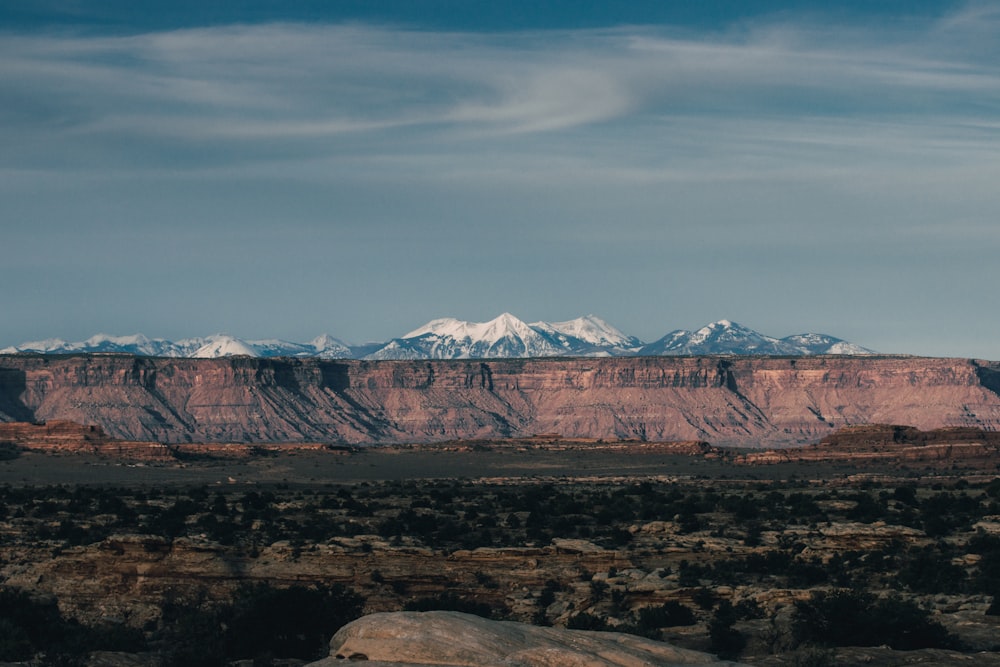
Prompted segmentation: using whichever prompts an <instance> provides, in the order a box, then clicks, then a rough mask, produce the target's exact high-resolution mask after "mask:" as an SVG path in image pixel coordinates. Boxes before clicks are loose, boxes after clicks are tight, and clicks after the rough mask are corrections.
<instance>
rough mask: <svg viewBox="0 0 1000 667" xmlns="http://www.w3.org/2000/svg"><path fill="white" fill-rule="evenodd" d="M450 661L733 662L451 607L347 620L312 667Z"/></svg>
mask: <svg viewBox="0 0 1000 667" xmlns="http://www.w3.org/2000/svg"><path fill="white" fill-rule="evenodd" d="M345 660H347V661H351V660H367V661H368V662H366V664H368V665H372V666H373V667H376V666H377V665H392V666H393V667H405V666H420V667H431V666H439V665H440V666H443V665H450V666H453V667H613V666H614V667H651V666H653V665H656V666H658V667H670V666H671V665H732V664H735V663H731V662H724V661H720V660H717V659H716V658H715V657H714V656H711V655H708V654H706V653H701V652H698V651H689V650H686V649H680V648H675V647H673V646H670V645H669V644H664V643H662V642H656V641H652V640H649V639H643V638H641V637H635V636H632V635H626V634H621V633H617V632H589V631H584V630H563V629H559V628H543V627H537V626H533V625H527V624H525V623H514V622H511V621H491V620H487V619H485V618H480V617H479V616H471V615H469V614H461V613H458V612H451V611H430V612H393V613H384V614H371V615H369V616H365V617H364V618H360V619H358V620H357V621H354V622H353V623H349V624H348V625H345V626H344V627H343V628H341V629H340V631H339V632H337V634H336V635H334V637H333V639H332V640H331V641H330V657H329V658H326V659H324V660H321V661H319V662H315V663H312V664H311V665H310V667H334V666H335V665H343V664H344V661H345Z"/></svg>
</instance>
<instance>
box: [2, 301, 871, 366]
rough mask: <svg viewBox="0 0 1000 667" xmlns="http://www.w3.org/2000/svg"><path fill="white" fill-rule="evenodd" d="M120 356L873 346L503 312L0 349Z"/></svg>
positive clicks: (613, 352)
mask: <svg viewBox="0 0 1000 667" xmlns="http://www.w3.org/2000/svg"><path fill="white" fill-rule="evenodd" d="M18 353H28V354H81V353H120V354H134V355H139V356H148V357H173V358H218V357H230V356H247V357H259V358H274V357H299V358H305V357H315V358H321V359H372V360H377V359H512V358H531V357H560V356H570V357H572V356H578V357H622V356H697V355H712V354H718V355H763V356H811V355H823V354H835V355H865V354H874V352H873V351H872V350H869V349H867V348H864V347H861V346H860V345H857V344H855V343H851V342H849V341H845V340H842V339H840V338H835V337H833V336H830V335H828V334H821V333H803V334H796V335H793V336H787V337H785V338H774V337H771V336H766V335H764V334H762V333H759V332H757V331H754V330H753V329H750V328H748V327H744V326H743V325H740V324H738V323H736V322H732V321H730V320H719V321H718V322H713V323H711V324H708V325H706V326H704V327H702V328H700V329H698V330H696V331H687V330H684V329H678V330H676V331H672V332H670V333H668V334H667V335H665V336H663V337H662V338H660V339H659V340H657V341H654V342H652V343H648V344H646V343H644V342H643V341H641V340H639V339H638V338H636V337H635V336H629V335H627V334H625V333H623V332H622V331H620V330H619V329H617V328H615V327H614V326H612V325H611V324H608V323H607V322H606V321H604V320H602V319H601V318H599V317H597V316H596V315H586V316H584V317H579V318H576V319H574V320H568V321H565V322H533V323H531V324H527V323H525V322H523V321H522V320H520V319H518V318H517V317H515V316H513V315H511V314H510V313H503V314H502V315H500V316H498V317H496V318H494V319H492V320H490V321H488V322H468V321H463V320H457V319H454V318H440V319H435V320H431V321H430V322H428V323H427V324H425V325H423V326H422V327H419V328H417V329H414V330H413V331H410V332H409V333H407V334H405V335H404V336H401V337H399V338H393V339H392V340H389V341H388V342H385V343H366V344H364V345H351V344H349V343H346V342H344V341H342V340H340V339H337V338H334V337H332V336H329V335H326V334H324V335H322V336H318V337H317V338H314V339H313V340H312V341H310V342H308V343H296V342H291V341H286V340H279V339H267V340H245V339H242V338H237V337H236V336H230V335H228V334H216V335H213V336H207V337H202V338H185V339H183V340H179V341H169V340H165V339H162V338H148V337H146V336H144V335H142V334H136V335H133V336H110V335H107V334H98V335H95V336H92V337H91V338H88V339H87V340H85V341H80V342H67V341H64V340H61V339H57V338H54V339H48V340H43V341H32V342H26V343H22V344H20V345H17V346H14V347H8V348H4V349H0V354H18Z"/></svg>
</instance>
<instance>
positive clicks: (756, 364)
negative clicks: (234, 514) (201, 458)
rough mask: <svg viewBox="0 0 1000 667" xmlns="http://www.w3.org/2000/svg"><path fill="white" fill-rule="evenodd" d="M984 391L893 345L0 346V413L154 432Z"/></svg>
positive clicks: (207, 433) (748, 408)
mask: <svg viewBox="0 0 1000 667" xmlns="http://www.w3.org/2000/svg"><path fill="white" fill-rule="evenodd" d="M998 390H1000V364H996V363H993V362H975V361H970V360H960V359H925V358H901V357H874V358H870V357H862V358H851V357H807V358H795V359H790V358H715V357H694V358H680V357H645V358H609V359H559V358H557V359H532V360H498V361H480V360H468V361H434V362H427V361H377V362H376V361H367V362H366V361H325V360H318V359H305V360H295V359H247V358H228V359H156V358H147V357H131V356H117V355H93V356H65V357H58V356H56V357H53V356H48V357H46V356H5V357H0V421H49V420H68V421H74V422H78V423H81V424H94V425H98V426H100V427H101V428H102V429H103V430H104V431H105V432H106V433H107V434H108V435H109V436H111V437H116V438H122V439H127V440H157V441H161V442H168V443H179V442H302V441H319V442H349V443H374V442H402V441H414V442H416V441H430V440H442V439H450V438H489V437H507V436H523V435H531V434H534V433H558V434H561V435H563V436H566V437H570V436H572V437H592V438H642V439H648V440H708V441H710V442H713V443H715V444H740V445H769V446H771V445H776V444H791V443H802V442H816V441H818V440H819V439H821V438H822V437H824V436H826V435H828V434H829V433H831V432H832V431H833V430H834V429H835V428H840V427H843V426H849V425H853V424H865V423H894V424H907V425H912V426H916V427H918V428H920V429H925V430H926V429H932V428H941V427H957V426H967V427H978V428H984V429H987V430H1000V394H998V393H997V392H998Z"/></svg>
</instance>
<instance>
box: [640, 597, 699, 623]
mask: <svg viewBox="0 0 1000 667" xmlns="http://www.w3.org/2000/svg"><path fill="white" fill-rule="evenodd" d="M694 623H695V618H694V612H692V611H691V609H690V607H686V606H684V605H683V604H681V603H680V602H677V601H676V600H668V601H667V602H664V603H663V604H661V605H660V606H659V607H643V608H642V609H640V610H639V627H641V628H651V629H659V628H672V627H676V626H680V625H694Z"/></svg>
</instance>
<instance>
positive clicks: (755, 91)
mask: <svg viewBox="0 0 1000 667" xmlns="http://www.w3.org/2000/svg"><path fill="white" fill-rule="evenodd" d="M161 5H162V6H161ZM873 5H874V6H875V7H873ZM998 34H1000V5H998V4H997V3H995V2H976V1H973V2H951V1H936V2H935V1H911V2H902V1H895V0H889V1H884V2H878V3H872V2H867V1H862V0H856V1H853V2H839V3H829V2H817V1H809V0H801V1H798V2H791V1H790V2H759V1H755V0H730V1H723V0H715V1H713V0H704V1H701V2H693V1H690V2H681V1H677V2H662V1H649V0H638V1H635V2H629V3H620V2H598V1H594V0H591V1H587V0H575V1H574V2H570V1H568V0H565V1H564V0H550V1H548V2H545V1H543V0H535V1H533V2H529V1H527V0H513V1H511V2H504V3H499V2H480V1H477V0H390V1H379V0H366V1H361V0H358V1H348V0H345V1H336V2H330V1H320V0H315V1H306V2H294V1H291V2H287V1H286V2H276V1H264V0H250V1H249V2H243V3H232V2H221V1H219V0H216V1H212V0H206V1H194V0H180V1H175V2H171V3H137V2H134V1H132V0H115V1H104V2H101V1H100V0H96V1H87V2H84V1H81V0H35V1H33V2H21V1H20V0H0V256H2V261H0V347H4V346H8V345H17V344H19V343H21V342H25V341H31V340H39V339H44V338H51V337H58V338H63V339H66V340H82V339H84V338H87V337H89V336H91V335H93V334H96V333H99V332H102V333H108V334H115V335H126V334H133V333H138V332H141V333H144V334H146V335H148V336H150V337H162V338H168V339H179V338H185V337H191V336H203V335H209V334H214V333H220V332H226V333H230V334H232V335H236V336H240V337H243V338H247V339H255V338H256V339H260V338H284V339H287V340H293V341H308V340H310V339H312V338H313V337H315V336H317V335H319V334H321V333H328V334H331V335H333V336H335V337H338V338H341V339H343V340H346V341H349V342H353V343H361V342H365V341H373V340H387V339H389V338H392V337H396V336H400V335H403V334H404V333H406V332H407V331H410V330H412V329H415V328H417V327H418V326H420V325H421V324H423V323H424V322H426V321H428V320H430V319H434V318H439V317H456V318H459V319H463V320H472V321H485V320H489V319H492V318H493V317H495V316H497V315H499V314H500V313H502V312H511V313H513V314H515V315H516V316H518V317H519V318H521V319H523V320H525V321H528V322H532V321H537V320H545V321H562V320H568V319H572V318H574V317H578V316H581V315H585V314H588V313H594V314H596V315H599V316H600V317H602V318H604V319H606V320H607V321H609V322H610V323H612V324H613V325H615V326H617V327H618V328H619V329H621V330H623V331H624V332H626V333H628V334H631V335H635V336H638V337H639V338H641V339H643V340H645V341H653V340H656V339H657V338H659V337H661V336H663V335H664V334H666V333H667V332H669V331H672V330H674V329H679V328H684V329H695V328H698V327H700V326H702V325H704V324H706V323H708V322H712V321H715V320H719V319H723V318H726V319H730V320H735V321H737V322H740V323H741V324H743V325H746V326H749V327H752V328H754V329H756V330H758V331H761V332H763V333H765V334H769V335H773V336H779V337H781V336H787V335H790V334H796V333H802V332H807V331H812V332H824V333H828V334H832V335H834V336H838V337H841V338H846V339H848V340H851V341H853V342H856V343H858V344H861V345H864V346H866V347H869V348H872V349H876V350H879V351H881V352H888V353H909V354H920V355H928V356H956V357H977V358H984V359H993V360H1000V336H998V333H997V332H1000V308H998V307H997V305H998V299H997V287H998V285H1000V262H998V261H997V257H998V256H1000V40H998V39H997V37H996V36H997V35H998Z"/></svg>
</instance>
